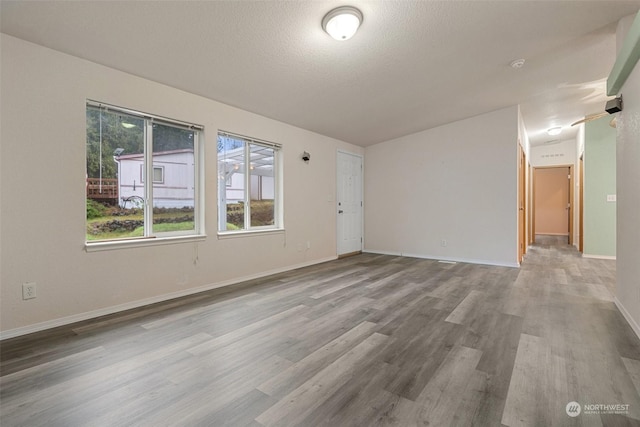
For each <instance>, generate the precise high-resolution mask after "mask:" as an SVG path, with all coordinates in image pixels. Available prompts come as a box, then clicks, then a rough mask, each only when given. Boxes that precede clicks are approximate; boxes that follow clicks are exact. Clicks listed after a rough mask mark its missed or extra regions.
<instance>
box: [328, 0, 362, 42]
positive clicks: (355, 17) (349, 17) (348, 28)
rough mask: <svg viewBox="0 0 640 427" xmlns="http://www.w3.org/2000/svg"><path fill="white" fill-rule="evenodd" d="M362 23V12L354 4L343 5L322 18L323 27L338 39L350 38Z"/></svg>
mask: <svg viewBox="0 0 640 427" xmlns="http://www.w3.org/2000/svg"><path fill="white" fill-rule="evenodd" d="M361 23H362V12H360V11H359V10H358V9H356V8H355V7H352V6H342V7H338V8H335V9H333V10H332V11H330V12H329V13H327V14H326V15H325V16H324V18H322V29H323V30H325V31H326V32H327V34H329V35H330V36H331V37H333V38H334V39H336V40H349V39H350V38H351V37H353V35H354V34H355V33H356V31H358V28H359V27H360V24H361Z"/></svg>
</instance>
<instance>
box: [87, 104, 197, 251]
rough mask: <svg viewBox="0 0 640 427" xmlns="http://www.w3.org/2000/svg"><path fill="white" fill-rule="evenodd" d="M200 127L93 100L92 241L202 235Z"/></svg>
mask: <svg viewBox="0 0 640 427" xmlns="http://www.w3.org/2000/svg"><path fill="white" fill-rule="evenodd" d="M200 130H201V127H200V126H197V125H191V124H187V123H183V122H178V121H173V120H169V119H165V118H159V117H154V116H150V115H146V114H143V113H138V112H134V111H130V110H125V109H121V108H117V107H113V106H107V105H104V104H99V103H95V102H88V103H87V147H86V153H87V172H86V196H87V241H105V240H114V239H126V238H151V237H169V236H182V235H195V234H200V229H201V225H200V215H199V213H198V208H199V206H200V203H201V201H200V200H199V197H198V195H199V192H198V183H199V181H200V179H199V173H200V168H199V163H200V162H199V160H198V159H199V157H198V155H199V151H200V150H199V147H198V138H199V136H200ZM147 176H150V177H151V179H146V177H147Z"/></svg>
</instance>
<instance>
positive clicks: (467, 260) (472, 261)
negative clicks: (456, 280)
mask: <svg viewBox="0 0 640 427" xmlns="http://www.w3.org/2000/svg"><path fill="white" fill-rule="evenodd" d="M362 252H365V253H369V254H380V255H393V256H405V257H410V258H421V259H432V260H435V261H454V262H464V263H467V264H479V265H492V266H495V267H516V268H517V267H520V265H519V264H518V263H517V262H513V263H509V262H495V261H487V260H483V259H471V258H457V257H441V256H436V255H425V254H412V253H406V252H390V251H378V250H369V249H365V250H363V251H362Z"/></svg>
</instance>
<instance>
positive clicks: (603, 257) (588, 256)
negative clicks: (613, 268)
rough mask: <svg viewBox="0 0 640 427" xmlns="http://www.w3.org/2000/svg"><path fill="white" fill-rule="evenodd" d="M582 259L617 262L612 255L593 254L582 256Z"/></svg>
mask: <svg viewBox="0 0 640 427" xmlns="http://www.w3.org/2000/svg"><path fill="white" fill-rule="evenodd" d="M582 258H591V259H610V260H613V261H615V260H616V257H615V255H614V256H610V255H591V254H582Z"/></svg>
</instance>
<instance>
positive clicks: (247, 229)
mask: <svg viewBox="0 0 640 427" xmlns="http://www.w3.org/2000/svg"><path fill="white" fill-rule="evenodd" d="M217 136H218V137H219V136H226V137H231V138H235V139H241V140H243V141H244V147H243V150H244V156H243V159H244V165H245V173H244V176H243V179H244V206H245V208H244V228H243V229H241V230H226V223H227V221H226V219H227V217H226V207H225V209H224V210H223V208H222V206H221V204H220V202H221V193H222V192H226V190H227V188H228V187H229V186H228V185H227V179H226V178H224V177H221V178H219V179H218V236H220V237H224V236H238V235H252V234H263V233H271V232H282V231H284V215H283V206H284V203H283V191H282V187H283V180H282V160H281V159H282V145H280V144H277V143H275V142H269V141H265V140H260V139H256V138H252V137H248V136H244V135H240V134H236V133H231V132H227V131H223V130H219V131H218V135H217ZM251 145H258V146H261V147H266V148H271V149H273V179H274V201H273V210H274V212H273V215H274V224H273V225H265V226H251V173H250V172H249V166H250V163H251V162H250V160H251V154H250V146H251ZM247 159H248V161H247ZM223 225H224V227H225V229H223V228H222V227H223Z"/></svg>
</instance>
